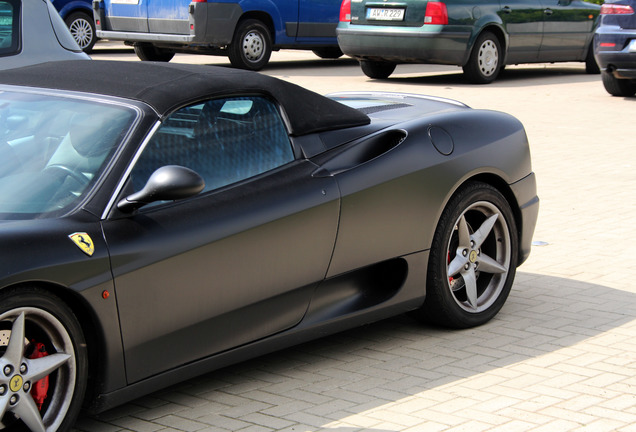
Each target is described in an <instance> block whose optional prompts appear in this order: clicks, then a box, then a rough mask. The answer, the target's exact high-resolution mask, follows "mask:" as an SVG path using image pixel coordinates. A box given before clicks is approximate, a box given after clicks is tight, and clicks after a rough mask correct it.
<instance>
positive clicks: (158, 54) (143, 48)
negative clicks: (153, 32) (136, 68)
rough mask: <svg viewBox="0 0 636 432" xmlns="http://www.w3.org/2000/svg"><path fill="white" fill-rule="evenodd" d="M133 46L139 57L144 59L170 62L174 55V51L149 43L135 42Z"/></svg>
mask: <svg viewBox="0 0 636 432" xmlns="http://www.w3.org/2000/svg"><path fill="white" fill-rule="evenodd" d="M133 48H134V49H135V54H137V57H139V59H140V60H143V61H158V62H169V61H170V60H172V57H174V53H173V52H172V51H168V50H165V49H161V48H157V47H156V46H154V45H152V44H149V43H135V44H134V45H133Z"/></svg>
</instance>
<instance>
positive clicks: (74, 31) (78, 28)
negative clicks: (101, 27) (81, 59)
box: [69, 19, 93, 49]
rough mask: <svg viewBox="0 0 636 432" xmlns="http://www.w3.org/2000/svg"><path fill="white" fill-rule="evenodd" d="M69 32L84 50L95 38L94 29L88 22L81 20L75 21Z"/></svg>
mask: <svg viewBox="0 0 636 432" xmlns="http://www.w3.org/2000/svg"><path fill="white" fill-rule="evenodd" d="M69 30H70V31H71V35H73V38H74V39H75V41H76V42H77V44H78V45H79V46H80V48H82V49H84V48H86V47H87V46H88V45H89V44H90V42H91V39H92V37H93V29H92V28H91V25H90V24H89V23H88V21H86V20H81V19H78V20H75V21H73V23H72V24H71V27H70V28H69Z"/></svg>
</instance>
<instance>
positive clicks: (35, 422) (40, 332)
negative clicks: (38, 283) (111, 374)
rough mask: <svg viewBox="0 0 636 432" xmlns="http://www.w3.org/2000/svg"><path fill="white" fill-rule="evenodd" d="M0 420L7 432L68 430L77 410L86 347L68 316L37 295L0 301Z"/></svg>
mask: <svg viewBox="0 0 636 432" xmlns="http://www.w3.org/2000/svg"><path fill="white" fill-rule="evenodd" d="M0 304H2V307H1V308H0V354H1V357H0V419H1V420H2V425H3V426H4V428H6V429H8V430H14V429H15V430H24V428H25V427H26V430H29V431H32V432H36V431H38V432H53V431H64V430H68V429H69V428H70V427H71V426H72V423H73V422H74V420H75V418H76V416H77V414H78V412H79V409H80V407H81V404H82V401H83V397H84V392H85V387H86V376H87V356H86V346H85V343H84V338H83V335H82V331H81V328H80V327H79V324H78V322H77V319H76V318H75V317H74V315H73V313H72V312H71V311H70V310H69V309H68V308H67V307H66V306H65V305H64V304H62V302H61V301H60V300H59V299H58V298H56V297H54V296H53V295H51V294H49V293H48V292H46V291H44V290H40V289H36V288H33V289H28V288H27V289H21V290H6V291H5V292H3V293H2V295H0Z"/></svg>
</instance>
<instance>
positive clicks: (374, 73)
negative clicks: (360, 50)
mask: <svg viewBox="0 0 636 432" xmlns="http://www.w3.org/2000/svg"><path fill="white" fill-rule="evenodd" d="M395 66H396V65H395V63H391V62H385V61H373V60H360V68H361V69H362V72H364V74H365V75H366V76H368V77H369V78H373V79H386V78H388V77H389V76H390V75H391V74H392V73H393V71H395Z"/></svg>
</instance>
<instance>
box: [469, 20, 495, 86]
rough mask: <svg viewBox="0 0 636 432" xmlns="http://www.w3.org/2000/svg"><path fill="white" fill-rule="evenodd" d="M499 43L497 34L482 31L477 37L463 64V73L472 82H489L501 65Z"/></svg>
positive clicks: (493, 78) (492, 79)
mask: <svg viewBox="0 0 636 432" xmlns="http://www.w3.org/2000/svg"><path fill="white" fill-rule="evenodd" d="M502 60H503V59H502V56H501V44H500V42H499V39H498V38H497V36H495V35H494V34H493V33H490V32H484V33H482V34H481V35H479V37H478V38H477V41H476V42H475V46H474V47H473V51H472V52H471V53H470V57H469V58H468V63H466V65H464V67H463V70H464V75H465V76H466V79H467V80H468V81H469V82H471V83H473V84H490V83H491V82H493V81H494V80H495V79H496V78H497V76H498V75H499V72H500V71H501V66H502V64H501V63H502Z"/></svg>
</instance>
